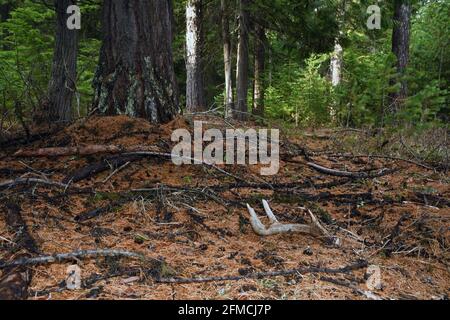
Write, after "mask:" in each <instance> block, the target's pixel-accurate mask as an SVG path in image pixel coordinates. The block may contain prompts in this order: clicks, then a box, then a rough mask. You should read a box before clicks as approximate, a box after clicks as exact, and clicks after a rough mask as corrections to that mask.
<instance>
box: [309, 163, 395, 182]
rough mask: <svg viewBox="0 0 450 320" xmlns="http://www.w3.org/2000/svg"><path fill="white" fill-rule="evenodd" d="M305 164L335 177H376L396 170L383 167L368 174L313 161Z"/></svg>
mask: <svg viewBox="0 0 450 320" xmlns="http://www.w3.org/2000/svg"><path fill="white" fill-rule="evenodd" d="M307 165H308V166H310V167H311V168H313V169H314V170H316V171H318V172H320V173H323V174H327V175H330V176H336V177H347V178H355V179H364V178H378V177H382V176H385V175H388V174H391V173H393V172H395V171H397V170H396V169H386V168H383V169H381V170H379V171H378V172H377V173H373V174H370V173H367V172H349V171H341V170H335V169H330V168H326V167H322V166H321V165H318V164H316V163H313V162H308V163H307Z"/></svg>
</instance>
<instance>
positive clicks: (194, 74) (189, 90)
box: [186, 0, 206, 112]
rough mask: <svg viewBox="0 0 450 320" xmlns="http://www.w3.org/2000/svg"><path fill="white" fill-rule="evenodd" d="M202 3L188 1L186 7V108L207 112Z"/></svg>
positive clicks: (199, 0)
mask: <svg viewBox="0 0 450 320" xmlns="http://www.w3.org/2000/svg"><path fill="white" fill-rule="evenodd" d="M202 18H203V17H202V1H201V0H188V2H187V5H186V71H187V79H186V108H187V110H189V111H191V112H194V111H203V110H206V101H205V92H204V87H203V49H202V45H203V30H202V29H203V27H202Z"/></svg>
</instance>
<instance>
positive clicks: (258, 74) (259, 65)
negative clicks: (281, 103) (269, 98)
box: [253, 24, 267, 116]
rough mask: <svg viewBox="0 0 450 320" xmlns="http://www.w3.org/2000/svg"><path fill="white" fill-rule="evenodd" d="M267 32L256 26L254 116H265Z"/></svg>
mask: <svg viewBox="0 0 450 320" xmlns="http://www.w3.org/2000/svg"><path fill="white" fill-rule="evenodd" d="M266 44H267V39H266V31H265V29H264V27H262V26H260V25H258V24H256V25H255V70H254V72H255V75H254V77H255V79H254V81H255V82H254V87H253V114H256V115H260V116H262V115H263V114H264V93H265V89H266V87H265V85H266V83H265V69H266V68H265V67H266V48H265V47H266Z"/></svg>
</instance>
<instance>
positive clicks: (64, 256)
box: [0, 249, 159, 269]
mask: <svg viewBox="0 0 450 320" xmlns="http://www.w3.org/2000/svg"><path fill="white" fill-rule="evenodd" d="M89 257H126V258H132V259H139V260H146V261H153V262H154V261H159V260H157V259H153V258H152V259H150V258H147V257H145V256H144V255H142V254H139V253H135V252H130V251H123V250H108V249H106V250H102V249H100V250H79V251H74V252H69V253H58V254H54V255H49V256H39V257H34V258H20V259H17V260H14V261H11V262H5V263H0V269H4V268H11V267H18V266H34V265H43V264H50V263H61V262H65V261H68V260H73V259H85V258H89Z"/></svg>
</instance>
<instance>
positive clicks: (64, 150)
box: [14, 145, 124, 158]
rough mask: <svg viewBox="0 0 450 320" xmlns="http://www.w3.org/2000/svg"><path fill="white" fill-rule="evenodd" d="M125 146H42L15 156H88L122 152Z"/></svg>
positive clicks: (19, 152)
mask: <svg viewBox="0 0 450 320" xmlns="http://www.w3.org/2000/svg"><path fill="white" fill-rule="evenodd" d="M123 151H124V150H123V148H121V147H119V146H115V145H106V146H105V145H85V146H79V147H55V148H41V149H36V150H19V151H17V152H16V153H14V157H21V158H30V157H65V156H88V155H93V154H100V153H121V152H123Z"/></svg>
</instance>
